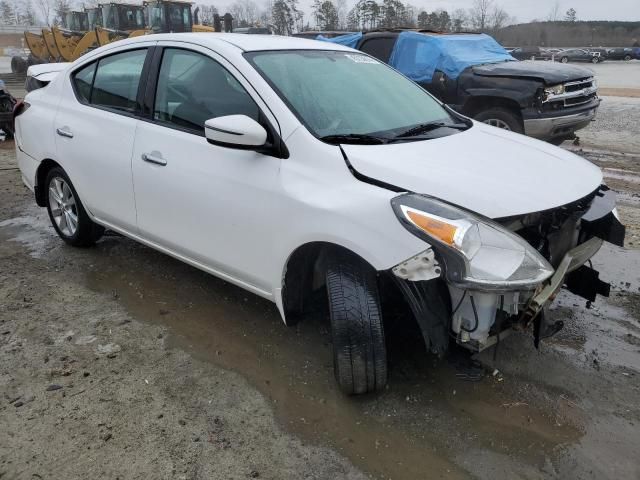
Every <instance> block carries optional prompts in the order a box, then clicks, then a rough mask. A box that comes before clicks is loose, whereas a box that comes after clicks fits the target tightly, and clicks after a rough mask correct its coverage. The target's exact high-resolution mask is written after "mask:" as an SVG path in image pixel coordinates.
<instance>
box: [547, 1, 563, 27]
mask: <svg viewBox="0 0 640 480" xmlns="http://www.w3.org/2000/svg"><path fill="white" fill-rule="evenodd" d="M558 20H560V0H556V1H555V3H554V4H553V6H552V7H551V10H550V11H549V15H548V16H547V21H548V22H557V21H558Z"/></svg>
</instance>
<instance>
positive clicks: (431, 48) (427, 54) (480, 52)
mask: <svg viewBox="0 0 640 480" xmlns="http://www.w3.org/2000/svg"><path fill="white" fill-rule="evenodd" d="M360 38H362V34H361V33H354V34H349V35H341V36H339V37H335V38H324V37H322V38H318V40H324V41H326V42H333V43H339V44H340V45H346V46H348V47H351V48H355V47H356V45H357V44H358V41H359V40H360ZM506 61H515V58H513V57H512V56H511V55H509V53H508V52H507V51H506V50H505V49H504V48H503V47H502V46H501V45H500V44H499V43H498V42H496V41H495V40H494V39H493V38H492V37H490V36H489V35H485V34H480V35H478V34H460V35H429V34H424V33H417V32H402V33H400V35H398V40H397V41H396V44H395V45H394V47H393V51H392V52H391V57H390V58H389V64H390V65H391V66H392V67H394V68H395V69H397V70H399V71H400V72H401V73H403V74H404V75H406V76H407V77H409V78H410V79H411V80H413V81H415V82H419V83H430V82H431V79H432V78H433V74H434V72H435V71H436V70H440V71H442V72H444V73H445V74H446V75H447V76H448V77H450V78H452V79H456V78H458V76H459V75H460V74H461V73H462V71H463V70H465V69H466V68H469V67H471V66H473V65H480V64H483V63H500V62H506Z"/></svg>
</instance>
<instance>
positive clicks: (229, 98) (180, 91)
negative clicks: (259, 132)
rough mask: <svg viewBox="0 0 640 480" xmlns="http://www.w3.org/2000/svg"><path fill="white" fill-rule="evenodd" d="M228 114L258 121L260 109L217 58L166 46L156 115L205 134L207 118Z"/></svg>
mask: <svg viewBox="0 0 640 480" xmlns="http://www.w3.org/2000/svg"><path fill="white" fill-rule="evenodd" d="M225 115H247V116H249V117H251V118H253V119H254V120H256V121H259V120H258V119H259V109H258V106H257V105H256V103H255V102H254V101H253V99H252V98H251V97H250V96H249V94H248V93H247V92H246V90H245V89H244V88H243V87H242V85H240V83H239V82H238V81H237V80H236V79H235V78H234V77H233V76H232V75H231V74H230V73H229V72H228V71H227V70H226V69H225V68H224V67H223V66H222V65H220V64H219V63H218V62H216V61H215V60H213V59H212V58H209V57H207V56H205V55H202V54H200V53H196V52H192V51H188V50H181V49H177V48H167V49H165V50H164V53H163V55H162V64H161V66H160V73H159V75H158V84H157V88H156V97H155V106H154V112H153V119H154V120H155V121H157V122H159V123H163V124H165V125H167V126H172V127H177V128H180V129H181V130H188V131H191V132H192V133H196V134H198V135H204V122H205V121H206V120H209V119H210V118H214V117H222V116H225Z"/></svg>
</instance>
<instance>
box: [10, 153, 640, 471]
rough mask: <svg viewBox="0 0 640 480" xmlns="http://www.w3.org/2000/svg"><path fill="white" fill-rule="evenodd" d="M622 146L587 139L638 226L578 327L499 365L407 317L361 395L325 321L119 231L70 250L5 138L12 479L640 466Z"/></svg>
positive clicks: (633, 205)
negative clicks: (470, 355) (290, 310)
mask: <svg viewBox="0 0 640 480" xmlns="http://www.w3.org/2000/svg"><path fill="white" fill-rule="evenodd" d="M605 147H606V145H597V144H594V145H593V151H591V150H589V151H585V152H583V154H584V155H585V156H587V157H588V158H589V159H590V160H592V161H594V162H595V163H597V164H598V165H599V166H600V167H602V168H603V169H604V174H605V177H606V179H607V183H608V184H609V185H610V186H611V187H612V188H614V189H616V190H618V191H619V193H620V208H619V210H620V215H621V218H622V220H623V222H624V223H626V224H627V225H628V227H629V231H628V237H627V248H625V249H621V248H617V247H612V246H605V248H603V249H602V250H601V252H600V253H599V254H598V255H597V256H596V257H595V259H594V266H595V268H597V269H598V270H600V272H601V278H603V279H605V280H607V281H610V282H612V284H613V288H612V295H611V297H610V298H608V299H604V298H599V299H598V301H597V302H596V303H595V304H593V305H589V306H587V305H586V303H585V301H583V300H581V299H579V298H577V297H574V296H573V295H571V294H568V293H566V292H563V293H561V295H560V296H559V298H558V299H557V301H556V303H555V304H554V306H553V307H552V309H551V311H550V315H551V316H552V317H554V318H555V319H561V320H563V321H564V322H565V329H564V330H562V331H561V332H560V333H559V334H558V335H557V336H556V337H554V338H552V339H550V340H548V341H545V342H544V343H543V345H542V347H541V349H540V350H539V351H537V350H536V349H535V348H534V347H533V340H532V337H531V335H529V334H525V333H518V334H513V335H511V336H510V337H508V338H505V339H503V340H502V341H501V342H500V345H499V349H498V351H497V352H496V351H495V349H490V350H488V351H486V352H483V354H481V355H480V356H479V358H478V360H479V361H480V362H481V365H482V366H483V368H478V367H477V366H476V365H475V364H470V363H469V362H468V360H467V359H466V358H465V357H464V356H462V355H452V356H451V357H450V358H448V359H447V360H444V361H436V360H435V359H434V358H432V357H430V356H429V355H427V354H426V353H425V352H424V348H423V346H422V345H421V343H420V339H419V335H418V334H417V333H416V331H415V330H414V329H413V328H412V326H411V325H410V324H405V323H402V322H398V323H392V324H390V325H387V332H388V335H389V355H390V379H389V387H388V389H387V390H386V391H384V392H383V393H381V394H379V395H371V396H366V397H362V398H347V397H345V396H343V395H342V394H340V392H338V391H337V390H336V386H335V383H334V380H333V372H332V357H331V343H330V335H329V330H328V325H327V321H326V319H325V318H323V317H322V316H317V317H314V318H310V319H308V320H307V321H304V322H302V323H301V324H299V325H298V326H296V327H292V328H287V327H285V326H284V325H283V324H282V322H281V320H280V318H279V315H278V313H277V311H276V308H275V306H274V305H272V304H271V303H269V302H267V301H264V300H262V299H260V298H257V297H255V296H253V295H251V294H249V293H246V292H244V291H243V290H241V289H239V288H236V287H234V286H231V285H229V284H227V283H225V282H223V281H221V280H218V279H216V278H214V277H212V276H210V275H207V274H205V273H202V272H200V271H198V270H195V269H193V268H191V267H189V266H187V265H184V264H182V263H180V262H178V261H176V260H173V259H171V258H169V257H167V256H164V255H162V254H160V253H157V252H155V251H153V250H151V249H149V248H146V247H144V246H141V245H139V244H136V243H135V242H133V241H131V240H128V239H126V238H123V237H120V236H116V235H107V236H105V237H104V238H103V239H102V240H101V241H100V242H99V243H98V245H97V246H96V247H95V248H91V249H74V248H71V247H68V246H66V245H64V244H63V242H61V241H60V240H59V239H58V238H57V237H56V236H55V234H54V232H53V229H52V228H51V227H50V226H49V220H48V217H47V216H46V212H45V211H44V210H43V209H40V208H38V207H36V206H35V203H34V201H33V199H32V195H31V194H30V192H28V190H27V189H26V188H25V187H24V186H23V185H22V183H21V181H20V177H19V171H18V170H17V168H16V165H15V154H14V151H13V146H12V144H7V143H4V144H0V479H2V480H4V479H11V480H13V479H38V478H41V479H62V478H64V479H85V478H109V479H117V478H118V479H136V478H140V479H147V478H154V479H156V478H157V479H165V478H166V479H189V480H191V479H244V478H265V479H274V480H276V479H337V478H340V479H342V478H347V479H360V478H376V479H393V480H398V479H400V480H401V479H411V480H415V479H422V478H428V479H467V478H472V479H482V480H484V479H487V480H488V479H492V480H501V479H504V480H513V479H527V480H534V479H536V480H537V479H556V478H557V479H580V480H582V479H597V480H601V479H616V480H626V479H633V480H636V479H638V478H640V462H639V461H638V459H637V453H638V445H639V444H640V428H639V425H640V402H639V401H638V398H639V396H640V355H639V353H640V250H639V247H640V193H639V192H640V189H639V188H638V178H640V163H639V162H640V157H637V156H634V155H631V154H622V153H611V152H604V153H603V149H604V148H605ZM567 148H573V149H579V148H580V147H574V146H570V147H567ZM494 355H495V357H494ZM494 373H495V374H494Z"/></svg>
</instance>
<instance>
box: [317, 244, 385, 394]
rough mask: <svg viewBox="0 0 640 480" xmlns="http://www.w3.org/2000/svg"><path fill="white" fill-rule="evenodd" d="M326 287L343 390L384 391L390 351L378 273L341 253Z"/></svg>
mask: <svg viewBox="0 0 640 480" xmlns="http://www.w3.org/2000/svg"><path fill="white" fill-rule="evenodd" d="M326 284H327V294H328V300H329V315H330V319H331V337H332V340H333V366H334V373H335V376H336V380H337V381H338V384H339V385H340V389H341V390H342V391H343V392H344V393H346V394H348V395H354V394H361V393H368V392H375V391H378V390H381V389H382V388H384V386H385V385H386V383H387V350H386V345H385V337H384V329H383V325H382V312H381V309H380V298H379V294H378V285H377V277H376V272H375V270H374V269H373V268H371V267H370V266H368V265H366V264H364V262H363V261H361V260H359V259H358V258H356V257H354V256H352V255H349V254H346V253H339V254H337V255H336V256H335V257H334V258H333V259H332V260H331V261H330V262H329V265H328V266H327V272H326Z"/></svg>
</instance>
